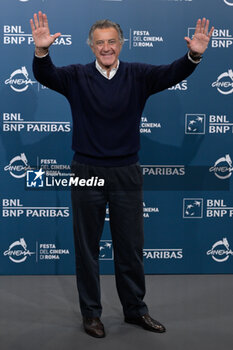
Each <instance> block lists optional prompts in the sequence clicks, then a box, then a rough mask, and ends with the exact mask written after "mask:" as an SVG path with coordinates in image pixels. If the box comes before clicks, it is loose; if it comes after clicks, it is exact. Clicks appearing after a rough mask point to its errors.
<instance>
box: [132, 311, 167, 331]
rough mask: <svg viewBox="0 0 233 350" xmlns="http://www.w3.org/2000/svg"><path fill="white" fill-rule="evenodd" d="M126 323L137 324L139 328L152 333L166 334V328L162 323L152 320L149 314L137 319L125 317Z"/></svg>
mask: <svg viewBox="0 0 233 350" xmlns="http://www.w3.org/2000/svg"><path fill="white" fill-rule="evenodd" d="M125 322H127V323H131V324H137V325H138V326H141V327H142V328H144V329H147V330H148V331H151V332H158V333H164V332H166V328H165V327H164V326H163V325H162V324H161V323H159V322H158V321H156V320H154V319H153V318H151V317H150V315H149V314H145V315H143V316H139V317H135V318H129V317H125Z"/></svg>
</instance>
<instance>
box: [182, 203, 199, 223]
mask: <svg viewBox="0 0 233 350" xmlns="http://www.w3.org/2000/svg"><path fill="white" fill-rule="evenodd" d="M202 218H203V198H184V199H183V219H202Z"/></svg>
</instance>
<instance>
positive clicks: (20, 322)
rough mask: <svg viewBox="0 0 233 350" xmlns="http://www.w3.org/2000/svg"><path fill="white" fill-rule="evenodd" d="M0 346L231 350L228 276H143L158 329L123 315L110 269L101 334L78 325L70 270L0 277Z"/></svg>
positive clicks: (6, 349) (232, 307) (232, 284)
mask: <svg viewBox="0 0 233 350" xmlns="http://www.w3.org/2000/svg"><path fill="white" fill-rule="evenodd" d="M0 283H1V288H0V303H1V309H0V312H1V320H0V347H1V350H21V349H22V350H29V349H30V350H37V349H38V350H39V349H40V350H48V349H51V350H54V349H56V350H73V349H75V350H79V349H80V350H91V349H96V350H98V349H101V350H103V349H108V350H109V349H111V350H115V349H118V350H126V349H127V350H129V349H134V350H136V349H143V350H145V349H146V350H151V349H156V350H165V349H172V350H184V349H185V350H194V349H195V350H197V349H198V350H202V349H203V350H209V349H210V350H215V349H216V350H219V349H222V350H232V349H233V297H232V290H233V278H232V275H172V276H171V275H161V276H160V275H159V276H146V285H147V295H146V299H145V300H146V302H147V304H148V305H149V307H150V314H151V315H152V316H153V317H154V318H155V319H158V320H159V321H161V322H162V323H164V324H165V326H166V327H167V333H164V334H157V333H151V332H148V331H145V330H143V329H141V328H140V327H138V326H134V325H129V324H126V323H124V322H123V317H122V311H121V306H120V303H119V300H118V297H117V294H116V290H115V282H114V276H102V277H101V285H102V303H103V315H102V321H103V322H104V324H105V328H106V333H107V336H106V338H103V339H95V338H92V337H90V336H88V335H86V334H85V333H84V332H83V330H82V326H81V316H80V312H79V308H78V304H77V293H76V285H75V278H74V276H1V277H0Z"/></svg>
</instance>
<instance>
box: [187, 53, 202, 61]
mask: <svg viewBox="0 0 233 350" xmlns="http://www.w3.org/2000/svg"><path fill="white" fill-rule="evenodd" d="M189 56H190V58H191V59H192V60H193V61H200V60H201V59H202V54H200V53H198V52H193V51H189Z"/></svg>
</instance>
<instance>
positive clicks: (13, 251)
mask: <svg viewBox="0 0 233 350" xmlns="http://www.w3.org/2000/svg"><path fill="white" fill-rule="evenodd" d="M33 254H35V252H30V251H29V250H28V249H27V244H26V242H25V240H24V238H20V240H19V241H15V242H13V243H12V244H11V245H10V246H9V248H8V249H7V250H5V252H4V253H3V255H4V256H8V257H9V259H10V260H11V261H13V262H14V263H18V264H19V263H22V262H24V261H25V260H26V259H27V257H28V256H31V255H33Z"/></svg>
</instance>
